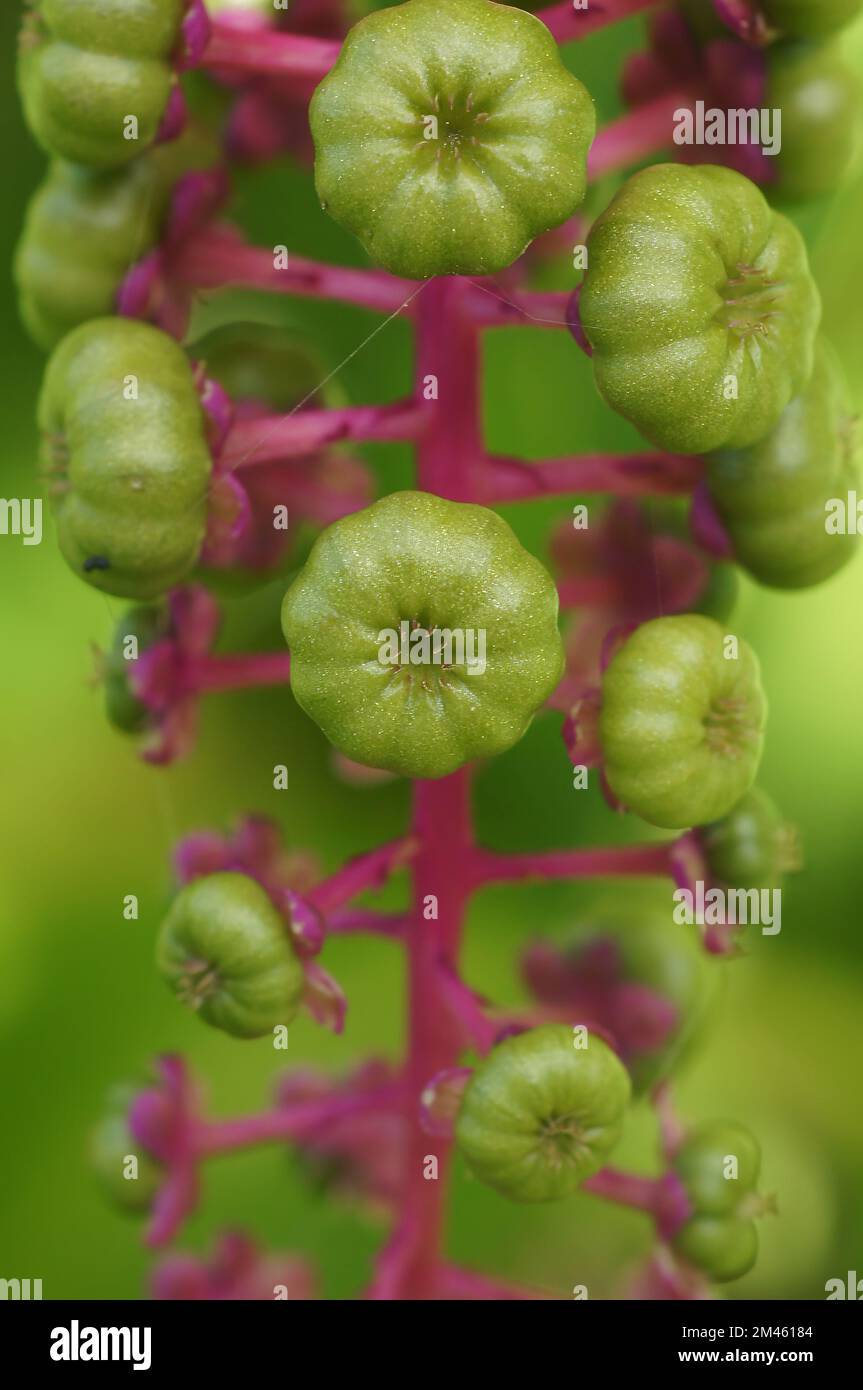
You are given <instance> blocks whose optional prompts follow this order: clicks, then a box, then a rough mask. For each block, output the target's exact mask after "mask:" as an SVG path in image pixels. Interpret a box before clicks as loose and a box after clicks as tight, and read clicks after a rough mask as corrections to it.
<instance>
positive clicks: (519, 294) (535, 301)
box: [465, 280, 571, 328]
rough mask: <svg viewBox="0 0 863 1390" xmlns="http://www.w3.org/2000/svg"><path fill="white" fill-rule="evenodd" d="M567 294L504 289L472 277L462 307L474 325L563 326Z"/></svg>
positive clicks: (481, 326) (567, 301)
mask: <svg viewBox="0 0 863 1390" xmlns="http://www.w3.org/2000/svg"><path fill="white" fill-rule="evenodd" d="M570 297H571V296H570V295H569V294H564V293H561V292H560V291H559V290H514V289H512V290H511V289H509V288H507V289H506V290H505V291H504V290H503V289H501V288H500V287H499V286H498V285H496V284H495V283H494V281H488V282H485V281H480V280H475V281H474V282H473V284H472V285H471V288H470V291H469V293H467V294H466V296H465V306H466V310H467V312H468V313H469V314H470V317H471V320H472V322H473V323H474V324H475V325H476V327H477V328H513V327H515V326H516V325H518V324H524V325H526V326H527V327H528V328H565V327H566V323H567V317H566V311H567V307H568V305H569V301H570Z"/></svg>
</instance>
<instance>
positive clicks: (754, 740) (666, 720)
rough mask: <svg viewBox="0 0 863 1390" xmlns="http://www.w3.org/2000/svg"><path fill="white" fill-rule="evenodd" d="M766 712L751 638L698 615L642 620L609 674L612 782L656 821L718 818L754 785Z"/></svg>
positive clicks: (671, 823)
mask: <svg viewBox="0 0 863 1390" xmlns="http://www.w3.org/2000/svg"><path fill="white" fill-rule="evenodd" d="M765 716H766V702H765V699H764V694H763V692H762V689H761V683H760V675H759V666H758V660H757V658H756V656H755V654H754V653H753V651H752V650H751V648H750V647H749V646H747V644H746V643H745V642H744V641H742V640H741V639H739V638H736V637H734V636H733V635H732V634H727V633H725V632H724V631H723V629H722V628H721V627H720V625H719V624H718V623H717V622H715V621H714V620H713V619H712V618H704V617H701V616H700V615H698V614H685V615H680V616H676V617H669V618H656V619H654V620H653V621H652V622H649V623H643V624H642V626H641V627H639V628H637V629H636V631H635V632H634V633H633V634H632V636H631V637H629V638H628V639H627V641H626V642H625V643H624V644H623V646H622V647H621V648H620V649H619V650H618V651H617V653H616V654H615V656H614V657H613V658H612V660H611V662H610V664H609V666H608V668H607V670H606V672H605V674H604V676H603V681H602V710H601V713H600V740H601V743H602V750H603V757H604V759H605V772H606V776H607V778H608V782H609V785H610V786H611V789H612V791H613V792H614V794H615V796H617V797H618V798H619V799H620V801H622V802H623V803H624V805H625V806H628V807H629V808H630V809H631V810H633V811H635V812H636V813H637V814H638V815H640V816H641V817H642V818H643V819H644V820H646V821H649V822H650V823H651V824H652V825H659V826H663V827H665V828H668V829H683V828H685V827H687V826H691V825H703V824H705V823H706V822H707V821H714V820H718V819H719V818H720V817H721V816H724V815H725V814H727V812H728V811H730V810H731V808H732V806H734V805H735V803H736V802H738V801H739V800H740V798H741V797H742V796H743V795H744V793H745V792H746V791H748V790H749V787H750V786H751V785H752V782H753V781H754V779H755V774H756V772H757V771H758V764H759V762H760V760H761V751H762V743H763V729H764V720H765Z"/></svg>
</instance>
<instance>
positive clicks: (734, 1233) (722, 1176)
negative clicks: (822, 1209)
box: [673, 1121, 763, 1283]
mask: <svg viewBox="0 0 863 1390" xmlns="http://www.w3.org/2000/svg"><path fill="white" fill-rule="evenodd" d="M673 1166H674V1171H675V1172H676V1174H677V1176H678V1177H679V1178H680V1180H681V1182H682V1183H683V1186H684V1189H685V1191H686V1194H687V1197H688V1198H689V1201H690V1204H691V1206H692V1209H693V1214H692V1216H691V1217H690V1219H689V1220H688V1221H687V1222H686V1223H685V1225H684V1226H683V1227H682V1228H681V1229H680V1231H678V1232H677V1234H676V1236H675V1238H674V1241H673V1245H674V1248H675V1250H676V1251H677V1252H678V1254H680V1255H683V1257H684V1258H685V1259H687V1260H688V1261H689V1262H690V1263H691V1264H693V1265H695V1266H696V1268H697V1269H700V1270H701V1271H702V1272H703V1273H705V1274H707V1275H708V1276H709V1277H710V1278H711V1279H712V1280H713V1281H714V1282H716V1283H726V1282H727V1281H728V1280H731V1279H739V1278H740V1277H741V1275H743V1274H746V1273H747V1271H748V1270H750V1269H751V1268H752V1266H753V1264H754V1263H755V1259H756V1256H757V1253H758V1235H757V1232H756V1230H755V1225H754V1223H753V1220H752V1217H753V1216H755V1215H758V1214H760V1211H761V1209H762V1207H763V1203H762V1202H761V1199H760V1198H759V1197H758V1196H757V1191H756V1189H757V1184H758V1177H759V1173H760V1169H761V1149H760V1146H759V1144H758V1141H757V1140H756V1139H755V1138H754V1136H753V1135H752V1134H750V1132H749V1130H747V1129H744V1127H743V1126H742V1125H737V1124H733V1123H731V1122H728V1121H714V1122H712V1123H709V1124H705V1125H702V1126H701V1127H700V1128H699V1129H697V1130H696V1131H695V1132H694V1133H693V1134H691V1135H689V1137H688V1138H687V1139H686V1140H685V1142H684V1143H683V1145H682V1146H681V1147H680V1149H679V1150H678V1152H677V1154H676V1155H675V1158H674V1165H673Z"/></svg>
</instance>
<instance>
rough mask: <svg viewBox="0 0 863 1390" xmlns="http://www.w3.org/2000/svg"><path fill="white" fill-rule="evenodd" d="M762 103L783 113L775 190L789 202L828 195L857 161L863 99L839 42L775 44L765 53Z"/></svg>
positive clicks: (862, 127)
mask: <svg viewBox="0 0 863 1390" xmlns="http://www.w3.org/2000/svg"><path fill="white" fill-rule="evenodd" d="M767 65H768V77H767V92H766V99H765V105H767V106H769V107H775V108H778V109H779V110H781V112H782V149H781V150H780V152H779V154H778V155H777V156H776V159H775V168H774V170H773V172H774V173H775V179H776V181H775V184H774V185H772V187H771V192H772V191H773V190H774V189H775V191H777V192H779V193H781V194H782V196H783V197H787V198H792V199H798V198H799V199H805V198H818V197H821V196H822V195H824V194H828V193H832V192H834V191H835V190H836V189H838V188H839V187H841V185H842V183H843V182H844V181H845V179H846V178H847V176H848V174H849V172H850V171H851V170H852V169H853V168H854V167H855V166H856V164H857V163H858V161H859V156H860V152H861V146H863V95H861V88H860V82H859V79H858V77H857V74H856V73H855V72H854V71H853V69H852V68H851V67H850V65H849V64H848V63H847V62H846V61H845V60H844V58H843V56H842V51H841V48H840V46H839V45H838V44H806V43H779V44H776V45H775V46H774V47H773V48H771V49H770V51H769V54H768V58H767Z"/></svg>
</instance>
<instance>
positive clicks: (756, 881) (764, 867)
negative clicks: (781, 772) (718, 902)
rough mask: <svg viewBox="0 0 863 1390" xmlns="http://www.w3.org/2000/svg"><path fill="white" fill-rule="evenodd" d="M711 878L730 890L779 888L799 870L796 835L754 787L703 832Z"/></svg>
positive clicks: (768, 800) (770, 802)
mask: <svg viewBox="0 0 863 1390" xmlns="http://www.w3.org/2000/svg"><path fill="white" fill-rule="evenodd" d="M698 838H699V841H700V843H701V846H702V848H703V850H704V855H705V859H706V861H707V866H708V870H709V872H710V877H711V878H712V879H713V880H714V881H715V882H716V883H722V884H727V885H728V887H729V888H747V889H748V888H757V889H762V888H767V889H771V888H778V887H779V885H780V884H781V882H782V879H783V876H784V874H785V873H786V872H788V871H789V870H790V869H793V868H795V867H797V864H796V851H795V837H794V832H793V830H792V829H791V827H789V826H788V825H786V824H785V822H784V821H783V820H782V817H781V816H780V814H779V812H778V811H777V809H776V807H775V806H774V804H773V802H772V801H771V800H770V797H769V796H768V795H767V793H766V792H764V791H762V789H761V788H760V787H753V788H752V789H751V791H748V792H747V793H746V795H745V796H744V797H743V798H742V800H741V801H739V802H738V803H737V805H736V806H734V807H733V808H732V810H731V811H729V813H728V815H727V816H723V818H722V820H718V821H714V823H713V824H712V825H705V826H704V827H703V828H702V829H701V830H700V831H699V836H698Z"/></svg>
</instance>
